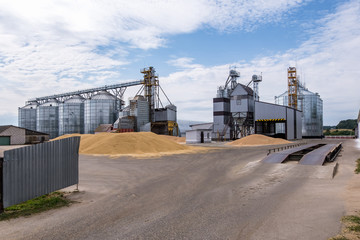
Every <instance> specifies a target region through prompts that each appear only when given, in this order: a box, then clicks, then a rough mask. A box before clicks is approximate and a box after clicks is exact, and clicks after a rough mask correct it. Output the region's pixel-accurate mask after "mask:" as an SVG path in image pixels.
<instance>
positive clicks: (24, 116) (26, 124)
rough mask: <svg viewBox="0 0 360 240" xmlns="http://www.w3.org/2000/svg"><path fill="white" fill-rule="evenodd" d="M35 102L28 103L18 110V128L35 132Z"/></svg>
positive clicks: (36, 104)
mask: <svg viewBox="0 0 360 240" xmlns="http://www.w3.org/2000/svg"><path fill="white" fill-rule="evenodd" d="M37 107H38V103H37V102H29V103H28V104H26V105H25V106H24V107H21V108H19V109H18V113H19V114H18V117H19V118H18V124H19V127H23V128H27V129H30V130H34V131H36V109H37Z"/></svg>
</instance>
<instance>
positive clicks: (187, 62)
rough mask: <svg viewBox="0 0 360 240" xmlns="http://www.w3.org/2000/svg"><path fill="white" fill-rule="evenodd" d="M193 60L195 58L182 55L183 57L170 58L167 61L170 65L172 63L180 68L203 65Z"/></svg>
mask: <svg viewBox="0 0 360 240" xmlns="http://www.w3.org/2000/svg"><path fill="white" fill-rule="evenodd" d="M193 61H194V59H193V58H187V57H182V58H176V59H172V60H169V61H167V63H168V64H169V65H172V66H175V67H178V68H182V69H187V68H200V67H202V65H201V64H194V63H192V62H193Z"/></svg>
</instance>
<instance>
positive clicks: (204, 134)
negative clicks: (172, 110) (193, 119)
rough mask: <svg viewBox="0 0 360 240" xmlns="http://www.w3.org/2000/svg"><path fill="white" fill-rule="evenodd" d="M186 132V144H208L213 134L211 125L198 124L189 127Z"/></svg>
mask: <svg viewBox="0 0 360 240" xmlns="http://www.w3.org/2000/svg"><path fill="white" fill-rule="evenodd" d="M190 127H191V130H188V131H186V143H190V144H194V143H210V142H211V138H212V132H213V123H199V124H192V125H190Z"/></svg>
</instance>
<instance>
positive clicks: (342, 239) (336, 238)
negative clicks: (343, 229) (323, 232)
mask: <svg viewBox="0 0 360 240" xmlns="http://www.w3.org/2000/svg"><path fill="white" fill-rule="evenodd" d="M329 240H349V239H348V238H346V237H344V236H337V237H333V238H330V239H329Z"/></svg>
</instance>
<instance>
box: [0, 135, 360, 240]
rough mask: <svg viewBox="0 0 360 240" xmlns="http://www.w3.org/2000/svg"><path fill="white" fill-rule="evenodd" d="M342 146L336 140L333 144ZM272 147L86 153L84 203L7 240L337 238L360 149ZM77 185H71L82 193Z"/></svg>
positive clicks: (18, 229)
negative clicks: (322, 160)
mask: <svg viewBox="0 0 360 240" xmlns="http://www.w3.org/2000/svg"><path fill="white" fill-rule="evenodd" d="M331 142H332V143H334V142H335V141H334V140H332V141H331ZM267 149H268V147H251V148H249V147H248V148H243V147H242V148H236V147H233V148H222V149H217V150H209V151H208V152H206V153H201V154H200V153H199V154H182V155H172V156H164V157H159V158H148V159H135V158H129V157H121V158H113V159H112V158H107V157H99V156H86V155H82V156H81V157H80V185H79V189H80V193H76V194H75V193H74V194H72V195H71V198H72V199H73V200H74V201H77V203H74V204H72V205H71V206H70V207H65V208H62V209H56V210H51V211H49V212H46V213H41V214H37V215H34V216H31V217H26V218H19V219H14V220H10V221H4V222H0V239H298V240H301V239H317V240H321V239H328V238H329V237H332V236H335V235H336V234H337V233H338V232H339V231H340V229H341V223H340V219H341V217H342V216H343V215H344V214H345V211H346V196H345V195H346V187H347V185H348V184H349V181H350V179H351V177H352V175H353V170H354V167H355V163H354V161H355V160H356V159H357V158H358V157H359V155H360V154H359V153H360V149H359V148H357V147H356V142H355V140H346V142H345V143H344V150H343V152H342V153H341V155H340V156H339V157H338V159H337V162H338V163H339V170H338V174H337V175H336V177H335V178H334V179H332V171H333V167H334V164H335V163H331V164H327V165H325V166H303V165H298V164H294V163H291V162H289V163H287V164H270V163H262V162H261V159H263V158H264V157H265V156H266V153H267ZM73 189H74V187H70V188H67V189H66V190H68V191H69V190H73Z"/></svg>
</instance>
